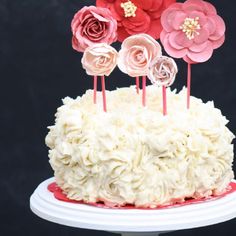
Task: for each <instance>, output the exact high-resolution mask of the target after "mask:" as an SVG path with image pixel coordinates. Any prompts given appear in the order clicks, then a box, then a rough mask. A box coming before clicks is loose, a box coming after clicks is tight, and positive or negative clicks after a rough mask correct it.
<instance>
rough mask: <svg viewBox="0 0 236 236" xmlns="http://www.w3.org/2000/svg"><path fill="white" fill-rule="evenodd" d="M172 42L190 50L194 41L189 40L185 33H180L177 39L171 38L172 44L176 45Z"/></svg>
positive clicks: (176, 36)
mask: <svg viewBox="0 0 236 236" xmlns="http://www.w3.org/2000/svg"><path fill="white" fill-rule="evenodd" d="M171 34H172V33H171ZM172 40H173V41H175V43H176V44H177V45H179V46H182V47H183V48H188V47H190V46H191V45H192V44H193V40H190V39H188V38H187V36H186V35H185V33H184V32H182V31H178V34H176V35H175V38H172V37H170V39H169V41H170V44H172V43H174V42H172Z"/></svg>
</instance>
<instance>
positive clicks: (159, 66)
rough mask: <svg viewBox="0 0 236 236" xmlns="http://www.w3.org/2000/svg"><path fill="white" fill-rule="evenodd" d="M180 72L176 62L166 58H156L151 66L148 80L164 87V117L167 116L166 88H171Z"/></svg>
mask: <svg viewBox="0 0 236 236" xmlns="http://www.w3.org/2000/svg"><path fill="white" fill-rule="evenodd" d="M177 72H178V68H177V65H176V63H175V61H174V60H173V59H172V58H170V57H166V56H160V57H156V58H154V60H152V61H151V63H150V64H149V73H148V78H149V79H150V80H151V82H152V84H154V85H157V86H162V101H163V115H164V116H165V115H167V101H166V87H168V86H171V85H172V84H173V82H174V80H175V77H176V74H177Z"/></svg>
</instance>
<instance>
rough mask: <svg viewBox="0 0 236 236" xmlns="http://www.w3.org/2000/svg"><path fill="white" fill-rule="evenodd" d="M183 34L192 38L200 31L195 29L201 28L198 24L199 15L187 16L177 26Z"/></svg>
mask: <svg viewBox="0 0 236 236" xmlns="http://www.w3.org/2000/svg"><path fill="white" fill-rule="evenodd" d="M179 28H180V29H181V30H182V31H183V32H184V33H185V34H186V37H187V38H188V39H189V40H192V39H194V37H195V36H196V35H199V34H200V33H199V32H198V31H197V30H200V29H201V26H200V24H199V17H195V18H189V17H187V18H186V19H185V20H184V23H183V24H182V25H181V26H180V27H179Z"/></svg>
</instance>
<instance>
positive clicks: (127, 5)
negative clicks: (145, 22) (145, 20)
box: [120, 0, 137, 17]
mask: <svg viewBox="0 0 236 236" xmlns="http://www.w3.org/2000/svg"><path fill="white" fill-rule="evenodd" d="M120 6H121V8H123V9H124V13H125V17H135V16H136V14H135V12H136V10H137V7H136V6H135V5H134V3H132V2H131V1H130V0H128V2H122V3H121V4H120Z"/></svg>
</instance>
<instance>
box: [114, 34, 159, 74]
mask: <svg viewBox="0 0 236 236" xmlns="http://www.w3.org/2000/svg"><path fill="white" fill-rule="evenodd" d="M161 54H162V51H161V46H160V44H159V43H158V42H157V41H156V40H155V39H153V38H152V37H151V36H149V35H147V34H137V35H133V36H130V37H128V38H127V39H125V40H124V42H123V43H122V45H121V50H120V51H119V58H118V67H119V69H120V70H121V71H122V72H124V73H125V74H128V75H129V76H131V77H136V76H146V75H147V74H148V66H149V63H150V62H151V61H152V60H153V59H154V58H155V57H157V56H161Z"/></svg>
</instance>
